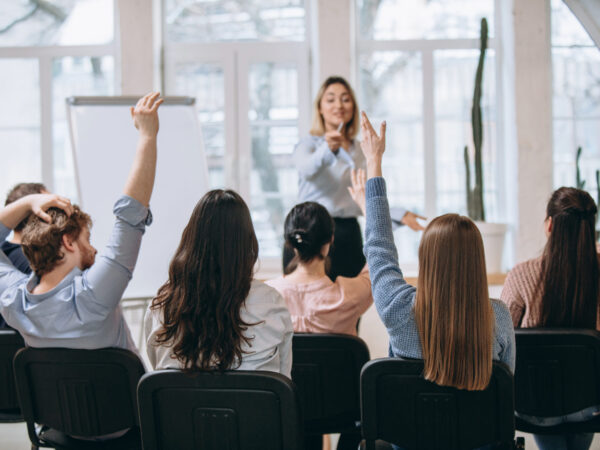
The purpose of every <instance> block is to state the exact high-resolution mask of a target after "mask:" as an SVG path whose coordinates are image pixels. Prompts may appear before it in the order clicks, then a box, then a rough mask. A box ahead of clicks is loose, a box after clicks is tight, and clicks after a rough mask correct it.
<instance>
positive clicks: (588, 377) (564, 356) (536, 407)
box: [515, 328, 600, 417]
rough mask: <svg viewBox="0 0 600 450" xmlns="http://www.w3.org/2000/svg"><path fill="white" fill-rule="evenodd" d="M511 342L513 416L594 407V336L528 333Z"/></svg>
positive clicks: (599, 391)
mask: <svg viewBox="0 0 600 450" xmlns="http://www.w3.org/2000/svg"><path fill="white" fill-rule="evenodd" d="M515 337H516V343H517V365H516V369H515V409H516V411H517V412H519V413H521V414H527V415H530V416H538V417H553V416H563V415H567V414H570V413H573V412H576V411H581V410H582V409H585V408H587V407H589V406H595V405H598V404H600V386H599V384H600V333H598V332H597V331H595V330H582V329H558V328H556V329H536V328H530V329H519V330H515Z"/></svg>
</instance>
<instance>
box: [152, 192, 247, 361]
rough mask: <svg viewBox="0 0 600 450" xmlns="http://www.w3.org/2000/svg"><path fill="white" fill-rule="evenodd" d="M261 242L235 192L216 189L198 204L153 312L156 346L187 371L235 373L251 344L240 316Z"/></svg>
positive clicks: (155, 301) (242, 202) (245, 325)
mask: <svg viewBox="0 0 600 450" xmlns="http://www.w3.org/2000/svg"><path fill="white" fill-rule="evenodd" d="M257 259H258V241H257V239H256V235H255V233H254V227H253V225H252V219H251V217H250V211H249V209H248V207H247V206H246V203H245V202H244V200H243V199H242V198H241V197H240V196H239V195H238V194H237V193H236V192H234V191H231V190H221V189H216V190H213V191H210V192H208V193H206V194H205V195H204V196H203V197H202V198H201V199H200V201H199V202H198V204H197V205H196V207H195V208H194V211H193V212H192V215H191V217H190V220H189V222H188V224H187V226H186V228H185V230H184V231H183V234H182V236H181V242H180V244H179V247H178V248H177V251H176V253H175V256H174V257H173V259H172V261H171V264H170V266H169V280H168V281H167V282H166V283H165V284H164V285H163V286H162V287H161V288H160V289H159V291H158V294H157V296H156V298H155V299H154V301H153V308H157V309H160V311H161V314H162V318H163V329H162V331H161V332H160V333H159V335H158V342H159V343H164V344H167V345H171V344H172V345H173V350H172V351H173V353H174V354H175V356H176V357H177V359H178V360H179V361H180V362H181V363H182V365H183V367H184V368H186V369H188V370H193V369H203V370H204V369H211V368H217V369H220V370H225V369H230V368H233V367H234V366H235V365H236V364H238V365H239V364H240V363H241V358H242V350H241V347H242V343H243V342H246V343H248V342H249V339H248V338H247V337H245V336H244V334H243V333H244V331H245V330H246V329H247V327H248V326H249V325H251V324H247V323H244V322H243V321H242V319H241V315H240V311H241V308H242V306H243V304H244V301H245V300H246V297H247V296H248V292H249V291H250V284H251V282H252V277H253V270H254V264H255V263H256V260H257Z"/></svg>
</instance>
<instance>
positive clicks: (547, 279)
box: [500, 187, 600, 449]
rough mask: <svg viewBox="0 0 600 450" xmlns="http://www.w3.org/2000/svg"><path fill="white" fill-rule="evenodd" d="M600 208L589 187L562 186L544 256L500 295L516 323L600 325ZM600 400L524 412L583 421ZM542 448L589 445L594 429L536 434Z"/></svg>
mask: <svg viewBox="0 0 600 450" xmlns="http://www.w3.org/2000/svg"><path fill="white" fill-rule="evenodd" d="M596 213H597V207H596V204H595V203H594V200H593V199H592V197H591V196H590V194H588V193H587V192H586V191H583V190H581V189H575V188H570V187H562V188H560V189H558V190H556V191H554V193H553V194H552V196H551V197H550V200H549V201H548V205H547V207H546V220H545V222H544V224H545V232H546V237H547V238H548V240H547V242H546V246H545V247H544V252H543V254H542V256H540V257H538V258H533V259H530V260H528V261H525V262H522V263H521V264H518V265H516V266H515V267H514V268H513V269H512V270H511V271H510V272H509V273H508V276H507V277H506V281H505V283H504V288H503V289H502V294H501V295H500V298H501V300H502V301H504V302H505V303H506V304H507V305H508V309H509V310H510V312H511V315H512V320H513V324H514V326H515V328H533V327H540V328H543V327H567V328H588V329H596V330H600V318H599V317H600V316H599V315H598V302H599V300H600V265H599V262H598V255H597V253H596V244H595V227H594V225H595V217H596ZM599 411H600V405H598V406H594V407H591V408H588V409H587V410H583V411H579V412H575V413H573V414H569V415H568V416H565V417H545V418H538V417H525V416H521V417H522V418H523V419H525V420H527V421H529V422H532V423H534V424H536V425H541V426H544V425H548V426H552V425H557V424H559V423H563V422H581V421H585V420H589V419H592V418H594V417H595V415H596V414H597V413H598V412H599ZM534 438H535V441H536V443H537V445H538V447H539V448H540V449H551V448H552V449H553V448H568V449H588V448H590V445H591V443H592V440H593V439H594V434H593V433H578V434H570V435H534Z"/></svg>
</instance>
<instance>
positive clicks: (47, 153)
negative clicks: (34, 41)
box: [39, 56, 54, 192]
mask: <svg viewBox="0 0 600 450" xmlns="http://www.w3.org/2000/svg"><path fill="white" fill-rule="evenodd" d="M39 71H40V122H41V127H40V143H41V146H40V150H41V161H42V181H43V183H44V184H45V185H46V187H47V188H48V189H49V190H50V191H51V192H52V191H53V190H54V149H53V142H52V140H53V134H52V57H51V56H43V57H40V58H39Z"/></svg>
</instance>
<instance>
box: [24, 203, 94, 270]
mask: <svg viewBox="0 0 600 450" xmlns="http://www.w3.org/2000/svg"><path fill="white" fill-rule="evenodd" d="M47 213H48V214H49V215H50V217H51V218H52V223H47V222H44V221H43V220H42V219H40V218H39V217H37V216H34V215H32V216H31V218H30V219H29V220H28V221H27V224H26V225H25V228H24V229H23V238H22V242H21V243H22V246H23V253H24V254H25V256H26V257H27V259H28V260H29V265H30V266H31V269H32V270H33V271H34V272H35V274H36V275H37V276H39V277H41V276H43V275H45V274H47V273H48V272H51V271H52V270H53V269H54V268H56V267H57V266H58V265H59V264H60V263H61V261H62V259H63V257H64V254H63V252H62V251H61V248H62V238H63V236H69V237H70V238H72V239H73V240H76V239H77V238H78V237H79V234H80V233H81V231H82V230H83V229H84V228H85V227H90V228H91V226H92V220H91V218H90V216H89V215H87V214H86V213H84V212H83V211H82V210H81V209H79V206H77V205H73V213H72V214H71V215H70V216H68V215H67V214H66V213H65V212H64V211H63V210H62V209H59V208H50V209H49V210H48V211H47Z"/></svg>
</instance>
